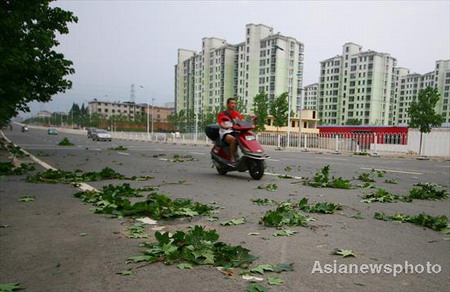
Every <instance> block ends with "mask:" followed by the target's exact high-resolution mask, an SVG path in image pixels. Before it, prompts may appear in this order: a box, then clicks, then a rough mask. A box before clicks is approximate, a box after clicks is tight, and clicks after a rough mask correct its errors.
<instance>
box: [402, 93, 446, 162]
mask: <svg viewBox="0 0 450 292" xmlns="http://www.w3.org/2000/svg"><path fill="white" fill-rule="evenodd" d="M439 98H441V96H440V94H439V92H438V90H437V88H433V87H427V88H424V89H421V90H419V93H418V95H417V99H416V100H413V101H412V102H411V104H410V106H409V108H408V115H409V118H410V122H409V127H411V128H413V129H419V131H420V144H419V155H420V154H421V153H422V134H423V133H430V132H431V129H432V128H433V127H437V126H440V125H441V124H442V123H443V122H444V118H443V117H442V115H440V114H438V113H436V111H435V107H436V104H437V102H438V101H439Z"/></svg>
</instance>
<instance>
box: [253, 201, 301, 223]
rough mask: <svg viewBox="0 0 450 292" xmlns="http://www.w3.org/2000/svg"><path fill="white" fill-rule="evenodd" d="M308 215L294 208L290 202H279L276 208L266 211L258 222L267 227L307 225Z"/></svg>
mask: <svg viewBox="0 0 450 292" xmlns="http://www.w3.org/2000/svg"><path fill="white" fill-rule="evenodd" d="M307 221H308V216H305V215H303V214H301V213H299V212H298V211H296V210H295V209H294V205H293V204H291V203H281V204H280V205H279V206H278V208H277V209H276V210H270V211H267V212H266V213H265V215H264V217H263V218H261V221H260V222H259V223H260V224H264V225H265V226H269V227H281V226H283V225H287V226H307V225H308V223H307Z"/></svg>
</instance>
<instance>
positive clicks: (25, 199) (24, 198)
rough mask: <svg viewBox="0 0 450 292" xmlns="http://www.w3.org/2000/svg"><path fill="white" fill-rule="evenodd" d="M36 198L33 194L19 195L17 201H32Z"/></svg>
mask: <svg viewBox="0 0 450 292" xmlns="http://www.w3.org/2000/svg"><path fill="white" fill-rule="evenodd" d="M35 199H36V197H35V196H22V197H20V199H19V201H21V202H32V201H34V200H35Z"/></svg>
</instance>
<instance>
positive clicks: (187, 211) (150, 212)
mask: <svg viewBox="0 0 450 292" xmlns="http://www.w3.org/2000/svg"><path fill="white" fill-rule="evenodd" d="M146 190H147V188H141V189H133V188H131V187H130V185H129V184H122V185H117V186H114V185H108V186H105V187H103V189H102V190H101V191H99V192H96V191H82V192H78V193H76V194H74V196H75V197H77V198H81V200H83V201H84V202H87V203H91V204H93V205H94V207H95V208H94V212H95V213H101V214H110V215H114V216H118V217H142V216H144V217H145V216H148V217H150V218H152V219H161V218H164V219H169V218H176V217H192V216H198V215H208V214H210V213H211V211H212V210H213V209H215V207H213V206H209V205H205V204H200V203H193V202H192V200H190V199H174V200H172V199H170V198H169V197H167V196H165V195H162V194H158V193H156V192H153V193H151V194H149V195H148V196H147V197H146V199H145V200H144V201H139V202H136V203H132V202H131V201H130V200H129V199H128V198H131V197H142V194H141V192H143V191H146Z"/></svg>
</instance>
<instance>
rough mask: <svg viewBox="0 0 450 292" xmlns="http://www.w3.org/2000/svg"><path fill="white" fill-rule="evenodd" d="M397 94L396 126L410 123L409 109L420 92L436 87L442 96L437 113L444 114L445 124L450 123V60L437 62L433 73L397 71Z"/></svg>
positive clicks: (437, 106) (401, 69) (402, 69)
mask: <svg viewBox="0 0 450 292" xmlns="http://www.w3.org/2000/svg"><path fill="white" fill-rule="evenodd" d="M396 78H397V80H398V82H396V90H395V92H396V94H395V99H394V100H395V101H394V112H393V117H394V124H400V125H406V124H408V123H409V121H410V118H409V116H408V108H409V106H410V104H411V102H412V101H413V100H415V99H416V98H417V96H418V93H419V90H420V89H424V88H426V87H435V88H437V89H438V92H439V94H440V96H441V98H440V99H439V101H438V103H437V104H436V108H435V110H436V112H437V113H439V114H442V116H443V117H444V123H450V108H449V107H450V104H449V98H450V97H449V95H450V60H438V61H436V64H435V68H434V70H433V71H431V72H428V73H426V74H423V75H421V74H418V73H410V71H409V70H408V69H405V68H397V69H396Z"/></svg>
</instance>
